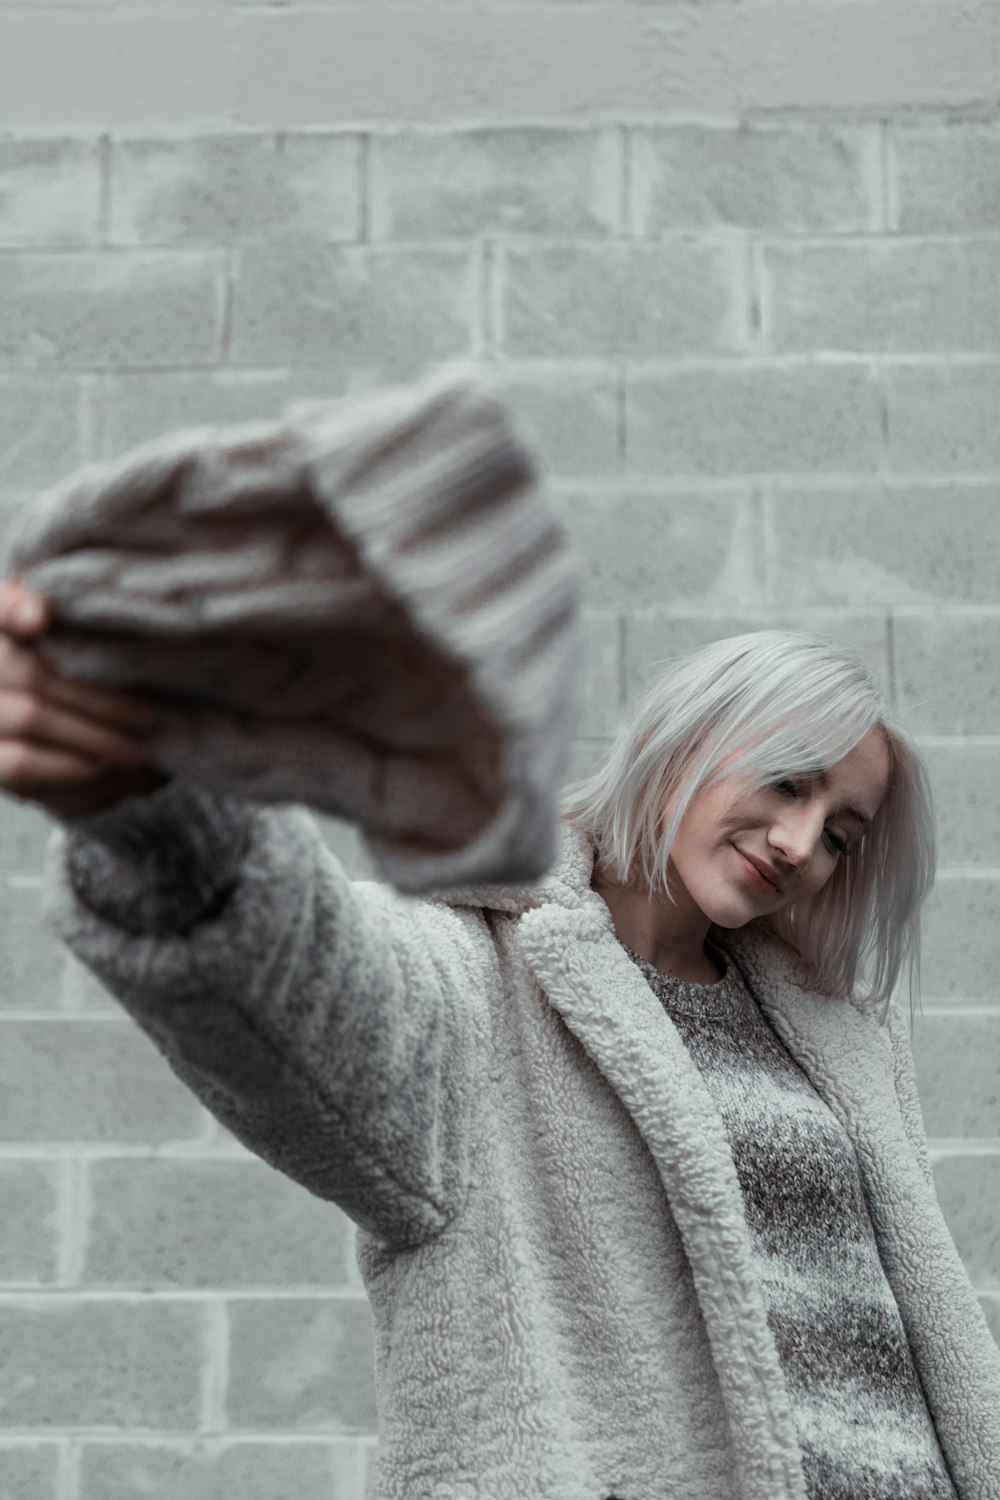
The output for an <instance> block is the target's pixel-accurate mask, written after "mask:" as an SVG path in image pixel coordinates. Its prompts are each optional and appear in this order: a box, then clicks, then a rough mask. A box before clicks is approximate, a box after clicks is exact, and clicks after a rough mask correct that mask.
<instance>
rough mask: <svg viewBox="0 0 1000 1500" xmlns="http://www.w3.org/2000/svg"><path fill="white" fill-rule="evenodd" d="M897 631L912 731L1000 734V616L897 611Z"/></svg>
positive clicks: (899, 671)
mask: <svg viewBox="0 0 1000 1500" xmlns="http://www.w3.org/2000/svg"><path fill="white" fill-rule="evenodd" d="M963 531H964V528H963ZM969 540H970V541H971V540H972V538H971V536H970V538H969ZM947 545H948V546H949V548H950V547H952V546H953V545H954V541H953V540H952V539H949V541H948V544H947ZM991 602H992V601H991ZM893 633H894V638H895V662H896V691H897V694H898V701H899V706H900V709H901V710H902V712H903V713H905V715H906V719H907V723H908V724H909V726H910V729H911V730H912V731H913V732H914V733H922V734H955V735H963V734H1000V679H998V677H997V671H996V663H997V655H998V651H1000V619H996V618H994V617H993V616H992V615H991V614H977V613H976V612H975V611H974V610H971V611H963V612H961V613H958V612H956V613H954V614H947V613H943V612H940V613H934V614H909V613H906V612H896V613H895V616H894V622H893Z"/></svg>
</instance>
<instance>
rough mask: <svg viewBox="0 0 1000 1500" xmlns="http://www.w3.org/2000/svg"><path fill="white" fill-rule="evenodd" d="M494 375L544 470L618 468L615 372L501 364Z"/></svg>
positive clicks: (584, 472)
mask: <svg viewBox="0 0 1000 1500" xmlns="http://www.w3.org/2000/svg"><path fill="white" fill-rule="evenodd" d="M494 373H495V376H496V380H497V384H498V385H499V386H500V388H501V389H502V391H503V393H504V395H505V397H506V399H507V402H508V405H509V408H510V412H511V415H512V417H513V418H514V419H515V420H516V422H517V425H518V428H519V429H520V430H521V432H522V433H523V436H524V440H525V442H526V443H527V444H528V445H529V446H530V448H531V451H532V453H533V454H534V456H535V458H536V460H537V462H538V464H539V467H540V468H541V470H542V472H543V474H556V475H568V476H576V475H579V476H580V477H581V478H586V479H597V478H600V477H601V476H602V475H608V476H610V475H613V474H617V473H619V472H620V470H621V462H620V459H619V452H618V449H619V438H618V427H619V411H618V408H619V397H618V377H617V375H616V374H615V372H614V371H613V370H608V369H602V368H601V367H599V366H598V367H595V368H579V367H577V368H574V367H573V366H572V365H565V364H560V365H553V366H551V367H549V368H545V367H544V366H542V365H538V364H533V365H506V364H504V365H502V366H500V367H499V368H497V369H496V370H495V372H494Z"/></svg>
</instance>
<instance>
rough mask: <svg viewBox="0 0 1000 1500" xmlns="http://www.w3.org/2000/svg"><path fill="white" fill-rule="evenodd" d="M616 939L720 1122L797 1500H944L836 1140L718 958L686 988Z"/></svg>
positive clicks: (941, 1476) (861, 1200)
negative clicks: (709, 975) (756, 1282)
mask: <svg viewBox="0 0 1000 1500" xmlns="http://www.w3.org/2000/svg"><path fill="white" fill-rule="evenodd" d="M622 946H623V947H624V948H625V951H626V952H627V953H628V955H629V957H630V958H631V959H632V960H633V961H634V962H635V963H636V964H637V965H638V967H639V969H640V970H641V972H642V974H643V976H644V978H645V979H646V980H647V982H648V983H649V985H650V986H651V987H652V989H653V991H654V993H655V994H656V995H657V997H658V998H659V1000H660V1001H661V1002H662V1004H663V1005H664V1007H665V1008H666V1011H667V1013H668V1015H669V1016H670V1019H671V1020H672V1021H673V1023H674V1025H675V1026H676V1027H677V1029H678V1031H679V1032H680V1035H681V1037H682V1039H683V1042H684V1045H685V1046H686V1048H687V1050H688V1052H689V1053H690V1054H691V1056H692V1058H693V1059H694V1061H695V1063H696V1065H697V1067H698V1069H699V1071H700V1073H701V1075H702V1077H703V1079H704V1080H705V1083H706V1084H707V1086H708V1089H709V1092H710V1093H711V1095H712V1098H713V1100H714V1101H715V1103H716V1105H717V1106H718V1109H719V1112H720V1114H721V1116H722V1119H723V1121H724V1123H725V1128H726V1134H727V1136H728V1139H729V1144H730V1147H731V1149H732V1154H733V1161H734V1163H735V1166H736V1175H737V1177H738V1178H739V1184H740V1188H741V1190H742V1194H743V1204H744V1208H745V1210H746V1216H747V1225H748V1227H749V1230H750V1238H751V1244H752V1248H753V1256H754V1261H755V1265H756V1270H757V1273H758V1276H759V1278H760V1285H761V1287H762V1288H763V1291H764V1296H765V1301H766V1304H767V1319H768V1325H769V1327H770V1329H771V1332H772V1333H773V1334H774V1339H775V1344H776V1346H777V1350H778V1356H779V1359H780V1361H781V1368H782V1372H783V1374H784V1376H785V1379H786V1381H787V1383H788V1392H789V1396H790V1398H791V1402H792V1411H793V1414H794V1418H795V1426H796V1430H797V1432H798V1436H799V1441H800V1443H801V1445H802V1455H803V1471H804V1474H805V1479H806V1486H807V1490H808V1494H809V1496H810V1500H954V1497H955V1493H956V1492H955V1488H954V1485H953V1484H952V1481H951V1478H950V1476H949V1473H948V1469H947V1466H946V1463H945V1460H944V1456H943V1454H942V1452H941V1448H940V1446H939V1443H938V1439H937V1434H936V1432H935V1429H934V1423H933V1421H932V1419H931V1416H930V1413H929V1411H928V1408H927V1402H926V1399H925V1396H924V1392H923V1390H922V1388H921V1385H920V1379H919V1376H918V1374H917V1371H916V1368H915V1366H914V1362H913V1355H912V1352H911V1350H910V1346H909V1343H908V1342H907V1338H906V1332H905V1329H904V1327H903V1323H902V1319H901V1318H900V1314H899V1308H898V1306H897V1304H896V1299H895V1297H894V1296H893V1293H892V1289H891V1287H890V1285H889V1282H888V1280H887V1278H886V1274H885V1270H884V1268H883V1266H882V1262H881V1260H880V1258H879V1253H878V1246H877V1243H876V1237H875V1231H874V1228H873V1225H872V1221H871V1217H870V1214H869V1211H868V1206H867V1203H866V1201H865V1194H864V1188H863V1184H862V1178H861V1173H860V1170H859V1167H858V1161H857V1157H856V1155H855V1151H854V1147H853V1145H852V1144H851V1141H850V1139H849V1137H848V1135H847V1133H846V1131H845V1130H844V1128H843V1126H842V1125H841V1124H840V1123H839V1121H838V1120H837V1119H836V1117H835V1116H834V1115H833V1113H832V1112H831V1111H830V1110H829V1109H828V1108H827V1106H826V1105H825V1104H824V1103H823V1101H822V1099H821V1098H820V1097H819V1095H818V1094H817V1093H816V1091H815V1089H814V1088H813V1087H812V1085H811V1084H810V1082H809V1079H808V1078H807V1076H806V1074H805V1073H804V1072H803V1070H802V1069H801V1068H800V1067H799V1066H798V1064H797V1063H796V1062H795V1061H794V1059H793V1058H792V1057H791V1056H790V1055H789V1053H788V1052H787V1050H786V1049H785V1048H784V1047H783V1046H782V1044H781V1042H780V1041H779V1040H778V1037H777V1036H776V1034H775V1032H774V1030H773V1028H772V1027H771V1026H769V1025H768V1023H767V1021H766V1020H765V1019H764V1016H763V1014H762V1012H761V1009H760V1006H759V1005H758V1004H757V1002H756V1000H755V999H754V997H753V995H752V994H751V992H750V991H749V990H748V988H747V986H746V984H745V983H744V981H743V979H742V978H741V976H740V973H739V970H738V969H737V968H736V966H735V964H732V963H729V962H728V960H726V958H725V955H723V954H720V955H719V957H720V961H721V962H722V964H723V965H724V967H725V970H726V972H725V974H724V976H723V977H722V978H721V979H719V980H718V981H717V982H716V983H714V984H696V983H694V982H692V981H688V980H682V979H678V978H677V977H676V976H674V975H669V974H665V973H663V972H662V971H661V970H659V969H657V968H655V967H654V965H653V964H652V963H650V962H649V961H648V960H646V959H644V958H642V957H640V955H639V954H637V953H635V952H634V951H633V950H632V949H631V948H629V947H628V946H627V944H623V945H622Z"/></svg>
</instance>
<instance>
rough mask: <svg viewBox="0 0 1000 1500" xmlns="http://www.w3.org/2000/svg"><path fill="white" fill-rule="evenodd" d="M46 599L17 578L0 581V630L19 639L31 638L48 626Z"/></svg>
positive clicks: (48, 616) (48, 614)
mask: <svg viewBox="0 0 1000 1500" xmlns="http://www.w3.org/2000/svg"><path fill="white" fill-rule="evenodd" d="M49 621H50V611H49V604H48V600H47V599H45V598H44V597H43V595H41V594H39V593H36V592H35V590H34V589H28V588H25V586H24V585H23V584H22V583H19V582H18V581H17V578H16V577H14V578H11V579H4V580H2V581H0V630H2V631H4V632H5V634H7V635H12V636H15V637H18V638H19V639H25V640H31V639H33V638H34V637H35V636H38V635H40V634H41V633H42V631H44V630H46V629H47V628H48V625H49Z"/></svg>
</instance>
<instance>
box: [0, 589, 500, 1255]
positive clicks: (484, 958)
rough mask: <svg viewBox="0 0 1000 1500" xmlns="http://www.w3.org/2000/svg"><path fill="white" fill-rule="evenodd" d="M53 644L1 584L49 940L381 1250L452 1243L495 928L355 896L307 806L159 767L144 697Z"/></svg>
mask: <svg viewBox="0 0 1000 1500" xmlns="http://www.w3.org/2000/svg"><path fill="white" fill-rule="evenodd" d="M26 602H27V603H29V604H30V603H33V604H34V608H35V619H34V621H33V622H28V623H27V624H25V625H24V626H21V625H18V624H17V623H16V621H15V617H14V611H15V607H16V606H17V605H19V604H24V603H26ZM44 628H45V601H44V600H42V599H40V598H39V597H38V596H37V595H34V596H26V591H25V590H23V589H19V588H18V587H16V586H14V585H11V584H6V585H0V630H3V631H4V632H5V634H4V637H3V639H2V640H0V789H2V790H5V791H7V792H8V793H10V794H12V795H15V796H18V797H20V798H22V799H23V800H27V801H29V802H33V803H35V804H36V805H38V806H40V807H42V808H44V809H45V810H46V811H48V812H49V813H51V814H53V815H54V816H55V817H56V818H58V819H60V822H61V826H58V827H56V828H55V829H54V831H53V834H52V837H51V839H50V842H49V845H48V848H47V851H46V903H47V908H48V911H49V915H50V917H51V919H52V921H53V924H54V926H55V928H56V930H57V931H58V932H59V933H60V934H61V936H62V937H63V938H64V939H65V941H66V942H67V943H68V944H69V946H70V947H71V948H72V949H73V951H74V952H75V953H76V954H77V955H78V957H79V958H80V959H81V960H82V961H83V962H84V963H85V964H87V965H88V966H89V967H90V968H91V969H92V970H93V971H94V973H95V974H96V975H97V976H98V977H99V978H100V980H101V981H102V982H103V983H104V984H105V985H106V986H107V988H108V989H109V990H110V991H111V993H112V994H114V995H115V996H116V997H117V998H118V999H119V1001H120V1002H121V1003H122V1005H123V1006H124V1007H125V1009H126V1010H127V1011H128V1012H129V1014H130V1015H132V1016H133V1017H134V1018H135V1020H136V1021H137V1022H138V1024H139V1025H140V1026H141V1027H142V1029H143V1030H144V1031H145V1032H146V1033H147V1034H148V1035H149V1036H150V1037H151V1038H152V1040H153V1041H154V1043H155V1044H156V1046H157V1047H158V1048H159V1049H160V1051H161V1052H162V1053H163V1055H164V1056H165V1058H166V1059H167V1061H168V1062H169V1064H170V1066H171V1067H172V1068H173V1070H174V1072H175V1073H176V1074H177V1076H178V1077H179V1078H180V1079H181V1080H182V1081H183V1082H184V1083H185V1084H187V1085H188V1086H189V1087H190V1088H191V1089H192V1090H193V1091H194V1092H195V1093H196V1094H197V1096H198V1097H199V1098H200V1099H201V1100H202V1102H203V1103H204V1104H205V1105H206V1106H207V1108H209V1109H210V1110H211V1111H212V1113H213V1114H214V1115H215V1116H216V1117H217V1118H218V1119H219V1120H221V1121H222V1123H223V1124H224V1125H226V1126H227V1127H228V1128H229V1129H230V1130H232V1132H233V1133H234V1134H235V1135H237V1136H238V1137H239V1139H240V1140H242V1141H243V1142H244V1144H245V1145H247V1146H248V1147H249V1149H250V1150H252V1151H254V1152H255V1153H256V1154H257V1155H259V1156H261V1157H262V1158H263V1159H264V1160H266V1161H268V1162H270V1163H271V1164H272V1165H273V1166H275V1167H277V1168H279V1169H280V1170H282V1171H284V1172H286V1173H287V1174H288V1175H289V1176H291V1177H293V1178H294V1179H295V1180H296V1181H298V1182H301V1183H302V1184H303V1185H304V1186H305V1187H307V1188H308V1189H309V1190H310V1191H311V1192H314V1193H316V1194H317V1195H319V1196H320V1197H324V1198H328V1199H331V1200H332V1201H334V1202H336V1203H338V1204H339V1205H340V1206H341V1207H342V1208H343V1209H344V1210H345V1211H346V1212H347V1213H348V1214H349V1215H350V1216H351V1217H352V1218H353V1219H354V1220H355V1222H357V1223H358V1224H360V1225H362V1226H363V1227H364V1228H365V1229H367V1230H368V1231H369V1232H371V1233H373V1234H375V1235H376V1236H378V1237H379V1238H382V1239H384V1240H386V1241H393V1242H396V1243H400V1244H414V1243H417V1242H419V1241H420V1240H421V1239H423V1238H426V1237H427V1236H429V1235H433V1234H434V1233H436V1232H438V1231H439V1230H440V1229H441V1228H442V1227H443V1226H444V1225H445V1224H446V1223H447V1222H448V1220H449V1218H450V1217H451V1216H452V1215H453V1214H454V1213H455V1212H456V1210H457V1208H458V1207H459V1206H460V1204H461V1201H462V1196H463V1192H464V1188H465V1184H466V1182H467V1163H468V1152H469V1149H470V1133H471V1131H472V1128H473V1120H472V1110H473V1105H474V1100H475V1098H476V1097H477V1090H476V1087H475V1074H476V1068H477V1065H478V1063H477V1057H478V1053H477V1011H476V1004H477V999H478V998H480V997H482V995H483V994H484V993H485V992H486V988H487V986H488V985H489V983H490V969H491V964H492V963H493V961H494V958H493V949H492V945H491V942H490V940H489V935H488V933H487V931H486V928H485V923H484V920H483V918H482V917H481V916H480V915H479V914H478V913H475V912H472V911H468V912H458V911H455V910H452V909H450V908H441V907H438V906H435V905H432V904H430V903H426V902H423V901H419V900H415V899H413V898H409V897H404V896H400V895H399V894H397V893H396V892H394V891H392V890H391V889H389V888H388V887H382V886H380V885H378V884H377V883H374V882H353V881H352V880H350V879H349V878H348V876H347V874H346V872H345V871H344V869H343V866H342V865H341V864H340V862H339V861H338V860H337V859H336V857H335V856H334V855H333V854H332V853H331V852H330V851H329V850H328V849H327V847H326V844H325V842H324V840H323V838H322V836H321V834H320V832H319V830H318V828H317V826H316V824H315V822H314V820H313V819H312V818H311V816H310V815H309V814H307V813H306V812H304V811H302V810H299V809H295V808H289V807H269V808H266V809H265V808H262V807H257V806H254V805H253V804H250V803H248V802H244V801H242V800H240V799H238V798H233V797H224V796H221V795H216V794H214V793H212V792H209V791H207V790H206V789H204V788H200V787H196V786H195V785H194V784H193V783H185V782H183V781H180V780H177V781H168V780H166V778H164V777H163V776H161V775H159V774H157V773H155V772H153V771H150V770H149V769H148V768H146V767H144V766H143V765H142V760H143V756H142V735H141V728H142V725H143V704H142V702H141V700H137V699H130V698H128V697H126V696H124V695H119V694H112V693H107V692H105V691H103V690H97V689H93V688H90V687H87V686H85V685H83V684H79V683H71V682H69V681H68V680H67V679H65V678H63V677H60V676H59V675H58V674H56V673H54V672H53V671H52V670H51V669H50V668H48V667H46V666H45V665H44V664H43V663H42V662H41V659H40V658H39V657H38V655H37V654H36V653H35V652H33V651H32V649H31V642H32V640H33V639H34V638H35V637H36V636H37V635H38V634H40V633H41V632H42V631H43V630H44ZM148 719H149V716H148V714H147V715H146V727H147V728H148Z"/></svg>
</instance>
